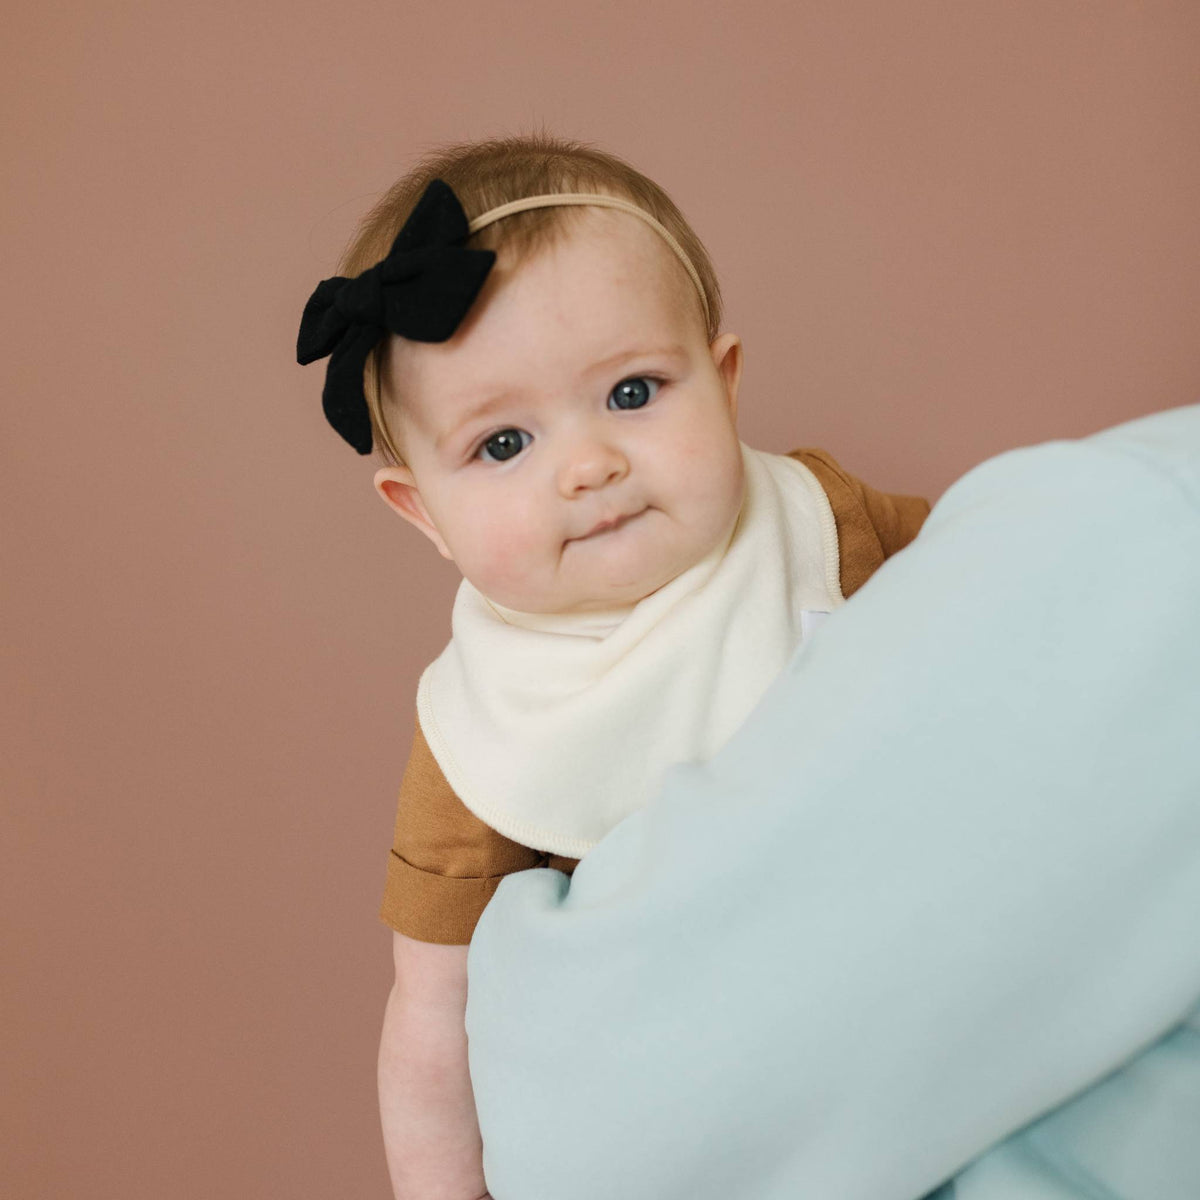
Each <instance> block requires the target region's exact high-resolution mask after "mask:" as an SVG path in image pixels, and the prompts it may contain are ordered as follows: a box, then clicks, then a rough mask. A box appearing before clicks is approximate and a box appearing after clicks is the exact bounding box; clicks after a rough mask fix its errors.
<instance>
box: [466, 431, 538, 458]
mask: <svg viewBox="0 0 1200 1200" xmlns="http://www.w3.org/2000/svg"><path fill="white" fill-rule="evenodd" d="M522 438H529V441H528V442H525V443H524V444H522V443H521V439H522ZM532 441H533V438H532V437H531V436H530V435H529V434H528V433H526V432H525V431H524V430H523V429H501V430H500V432H499V433H493V434H492V435H491V436H490V437H488V438H485V439H484V440H483V441H482V442H480V444H479V449H478V451H477V452H476V456H477V457H478V456H479V455H482V454H483V452H484V451H485V450H487V451H488V453H489V454H494V457H492V458H485V459H484V462H507V461H508V460H509V459H510V458H515V457H516V456H517V455H518V454H520V453H521V451H522V450H524V449H525V446H528V445H529V442H532ZM492 446H494V447H495V448H496V449H495V450H494V451H493V450H490V449H489V447H492Z"/></svg>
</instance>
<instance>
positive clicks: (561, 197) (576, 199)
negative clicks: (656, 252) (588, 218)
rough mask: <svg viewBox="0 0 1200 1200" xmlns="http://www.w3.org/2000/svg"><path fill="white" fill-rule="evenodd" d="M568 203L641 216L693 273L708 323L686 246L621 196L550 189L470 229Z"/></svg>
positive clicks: (483, 218)
mask: <svg viewBox="0 0 1200 1200" xmlns="http://www.w3.org/2000/svg"><path fill="white" fill-rule="evenodd" d="M569 204H586V205H589V206H591V207H595V208H617V209H620V210H621V212H627V213H630V214H631V215H632V216H635V217H640V218H641V219H642V220H643V221H645V222H646V224H647V225H649V226H650V227H651V228H652V229H654V230H656V231H657V232H658V233H659V234H660V235H661V236H662V238H663V240H664V241H665V242H666V243H667V245H668V246H670V247H671V249H672V250H673V251H674V252H675V254H676V256H677V257H678V258H679V261H680V262H681V263H683V265H684V267H685V268H686V270H687V273H688V274H689V275H690V276H691V279H692V282H693V283H694V284H695V285H696V291H697V292H698V293H699V295H700V304H701V306H702V307H703V308H704V323H705V325H707V324H708V322H709V313H708V298H707V297H706V296H705V294H704V285H703V284H702V283H701V282H700V275H699V273H698V272H697V270H696V268H695V267H694V266H692V260H691V259H690V258H688V256H687V255H686V254H685V253H684V251H683V247H682V246H681V245H680V244H679V243H678V242H677V241H676V240H675V238H674V236H673V235H672V233H671V231H670V230H669V229H668V228H667V227H666V226H665V225H664V224H663V223H662V222H661V221H659V220H658V219H657V218H655V217H653V216H651V215H650V214H649V213H648V212H647V211H646V210H645V209H644V208H639V207H638V206H637V205H636V204H634V203H632V202H631V201H629V200H622V199H621V198H620V197H618V196H608V195H605V194H604V193H603V192H551V193H548V194H547V195H543V196H523V197H522V198H521V199H520V200H510V201H509V202H508V203H507V204H501V205H499V206H498V207H496V208H489V209H488V211H487V212H485V213H482V214H481V215H480V216H478V217H476V218H475V219H474V220H473V221H471V222H470V224H469V226H468V228H469V229H470V231H471V233H477V232H478V231H479V230H480V229H482V228H483V227H484V226H485V225H490V224H491V223H492V222H493V221H498V220H500V218H501V217H508V216H511V215H512V214H513V213H516V212H522V211H523V210H524V209H527V208H558V207H559V206H564V205H569Z"/></svg>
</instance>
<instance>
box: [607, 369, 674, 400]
mask: <svg viewBox="0 0 1200 1200" xmlns="http://www.w3.org/2000/svg"><path fill="white" fill-rule="evenodd" d="M661 386H662V381H661V380H658V379H651V378H648V377H647V376H645V375H636V376H634V377H633V378H632V379H622V380H621V382H620V383H618V384H617V386H616V387H615V388H613V390H612V391H611V392H609V394H608V396H609V399H610V400H613V399H615V400H616V402H617V407H618V408H641V407H642V405H644V404H648V403H649V402H650V397H651V396H653V395H654V393H655V392H657V391H658V389H659V388H660V387H661Z"/></svg>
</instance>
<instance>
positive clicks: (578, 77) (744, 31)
mask: <svg viewBox="0 0 1200 1200" xmlns="http://www.w3.org/2000/svg"><path fill="white" fill-rule="evenodd" d="M6 7H7V11H6V14H5V19H4V30H5V33H4V39H3V51H2V52H0V53H2V55H3V68H4V69H3V71H2V72H0V88H3V93H4V122H5V125H6V126H7V138H6V140H5V149H4V151H3V178H4V189H3V206H4V222H3V228H4V238H3V260H2V267H3V277H4V301H3V303H4V306H5V310H6V311H5V317H4V329H5V333H6V337H5V345H6V350H5V353H4V356H3V360H2V363H0V371H2V372H3V379H4V384H3V387H4V398H5V399H4V405H3V421H4V433H3V452H4V466H3V472H2V475H0V488H2V496H0V500H2V503H3V514H4V522H3V523H4V552H3V553H4V557H3V562H4V570H3V586H4V601H5V617H4V630H5V637H4V655H5V669H4V678H5V682H6V687H5V691H4V712H3V722H4V726H3V727H4V730H5V733H6V736H5V738H4V741H5V753H4V755H3V767H2V771H3V780H2V784H3V803H4V815H3V825H2V836H3V843H4V847H3V869H2V871H0V922H2V923H3V928H2V932H3V938H4V947H3V963H4V989H3V990H4V993H5V997H4V1002H3V1010H4V1012H3V1017H2V1021H0V1031H2V1036H3V1045H2V1055H3V1063H2V1078H3V1088H4V1092H5V1094H4V1095H3V1097H0V1100H2V1102H3V1104H2V1107H3V1113H4V1115H3V1117H2V1118H0V1121H2V1123H3V1133H2V1136H0V1143H2V1144H3V1153H2V1154H0V1194H2V1195H4V1196H5V1197H13V1198H15V1200H32V1198H39V1200H40V1198H42V1197H54V1198H60V1197H61V1198H64V1200H65V1198H71V1200H74V1198H75V1197H82V1196H86V1197H88V1200H142V1198H146V1200H151V1198H152V1200H162V1198H163V1197H171V1198H172V1200H192V1198H195V1200H201V1198H203V1200H210V1198H211V1197H212V1196H214V1195H228V1196H271V1197H280V1198H292V1197H295V1198H298V1200H299V1198H308V1197H314V1198H315V1197H327V1196H335V1195H337V1196H358V1197H369V1196H376V1197H381V1198H382V1197H385V1196H387V1195H389V1189H388V1185H387V1177H386V1171H385V1166H384V1158H383V1151H382V1144H381V1140H380V1134H379V1128H378V1118H377V1113H376V1098H375V1053H376V1045H377V1039H378V1032H379V1024H380V1019H381V1015H382V1010H383V1004H384V999H385V996H386V994H387V990H388V987H389V982H390V973H391V962H390V934H389V932H388V930H387V929H386V928H385V927H384V926H383V925H382V924H380V923H379V922H378V920H377V918H376V909H377V905H378V902H379V896H380V892H381V888H382V884H383V877H384V864H385V860H386V855H387V850H388V846H389V843H390V837H391V831H392V819H393V811H394V797H395V792H396V788H397V785H398V783H399V778H400V773H401V770H402V768H403V765H404V761H405V758H406V756H407V752H408V748H409V739H410V736H411V729H412V721H413V700H414V688H415V685H416V681H417V677H418V674H419V672H420V670H421V668H422V667H423V666H424V665H425V664H426V663H427V662H428V661H429V660H430V659H431V658H432V657H434V655H435V654H436V653H437V652H438V651H439V650H440V649H441V647H442V645H443V644H444V642H445V639H446V637H447V636H448V634H449V606H450V602H451V599H452V596H453V593H454V589H455V586H456V583H457V577H456V575H455V573H454V570H453V568H452V567H451V566H450V564H448V563H446V562H444V561H443V560H442V559H440V558H439V557H437V555H436V554H435V553H434V551H433V550H432V548H431V547H430V546H429V545H428V544H427V543H426V542H425V541H424V540H423V539H422V538H421V536H420V535H419V534H418V533H417V532H416V531H415V530H413V529H411V528H410V527H408V526H407V525H405V524H403V523H402V522H400V521H399V520H398V519H397V518H396V517H395V516H394V515H392V514H390V513H389V512H388V511H387V510H386V509H385V507H384V506H383V504H382V503H381V502H380V501H379V499H378V498H377V497H376V496H375V495H374V493H373V492H372V489H371V473H372V470H373V466H372V460H364V459H360V458H359V457H358V456H357V455H356V454H355V453H354V452H353V451H352V450H351V449H350V448H349V447H348V446H346V445H345V444H344V443H343V442H342V441H341V440H340V439H339V438H338V437H337V436H336V435H335V434H334V433H333V431H332V430H331V429H330V428H329V427H328V426H327V425H326V424H325V422H324V419H323V417H322V415H321V408H320V398H319V394H320V387H321V379H322V373H323V369H324V368H323V366H320V367H312V368H309V369H303V368H300V367H298V366H297V365H296V364H295V361H294V349H293V348H294V343H295V334H296V327H297V323H298V320H299V316H300V312H301V309H302V307H303V304H304V301H305V299H306V298H307V296H308V294H309V292H310V291H311V289H312V288H313V287H314V286H315V284H316V282H317V281H318V280H319V279H320V278H322V277H324V276H326V275H329V274H332V273H333V269H334V266H335V263H336V259H337V255H338V253H339V251H340V249H341V247H342V245H343V244H344V242H345V240H346V238H347V237H348V236H349V234H350V232H351V230H352V228H353V225H354V223H355V221H356V219H357V218H358V217H359V216H360V215H361V214H362V213H364V212H365V211H366V209H367V208H368V207H369V206H370V204H371V203H372V201H373V200H374V199H375V198H376V196H377V195H378V194H379V193H380V192H381V191H382V190H383V189H384V188H385V187H386V186H387V185H389V184H390V183H391V182H392V181H393V179H395V178H396V177H397V176H398V175H399V174H400V173H402V172H403V171H404V170H405V169H406V167H407V166H408V165H409V164H410V163H411V162H412V161H413V159H414V158H415V157H416V156H417V155H418V154H419V153H421V152H422V151H423V150H425V149H427V148H429V147H430V146H432V145H434V144H437V143H441V142H444V141H448V140H458V139H462V138H471V137H479V136H484V135H490V134H498V133H511V132H519V131H523V130H528V129H530V128H533V127H536V126H538V125H540V124H542V123H545V124H546V125H547V126H548V127H549V128H550V129H551V130H553V131H555V132H557V133H560V134H563V135H566V136H570V137H577V138H582V139H584V140H592V141H595V142H596V143H598V144H600V145H601V146H603V147H605V148H608V149H611V150H614V151H616V152H617V153H619V154H622V155H624V156H626V157H627V158H629V159H630V160H631V161H633V162H634V163H635V164H636V165H638V166H639V167H641V168H642V169H643V170H645V171H646V172H647V173H649V174H650V175H652V176H653V177H654V178H655V179H657V180H659V181H660V182H661V183H662V184H663V185H664V186H665V187H666V188H667V189H668V190H669V191H670V192H671V193H672V195H673V196H674V197H675V198H676V200H677V201H678V202H679V204H680V205H681V207H682V208H683V209H684V211H685V212H686V213H687V215H688V216H689V218H690V219H691V220H692V221H693V223H694V225H695V227H696V229H697V230H698V232H699V233H700V236H701V237H702V238H704V239H705V240H706V242H707V244H708V246H709V248H710V250H711V252H712V255H713V258H714V260H715V262H716V265H717V268H718V270H719V272H720V275H721V278H722V281H723V285H724V289H725V292H726V296H727V299H728V320H727V323H726V327H727V328H731V329H735V330H737V331H739V332H740V333H741V334H742V335H743V337H744V339H745V343H746V372H745V377H744V382H743V389H742V398H741V406H740V421H739V429H740V432H741V436H742V437H743V439H744V440H746V441H747V442H749V443H750V444H752V445H755V446H759V447H761V448H763V449H768V450H776V451H783V450H786V449H789V448H791V447H793V446H796V445H803V444H809V445H819V446H824V447H826V448H828V449H830V450H831V451H832V452H833V453H834V454H835V455H837V457H838V458H839V459H841V461H842V462H843V463H845V464H846V465H847V466H848V467H849V468H850V469H851V470H853V471H855V472H857V473H858V474H860V475H862V476H863V477H865V478H866V479H867V480H869V481H871V482H873V483H875V484H876V485H878V486H881V487H885V488H890V489H893V490H911V491H919V492H924V493H926V494H928V495H930V496H931V497H933V496H936V495H937V494H938V493H939V492H940V491H941V490H942V489H943V488H944V487H945V486H946V485H947V484H949V483H950V482H951V481H952V480H953V479H954V478H955V477H957V476H958V475H959V474H961V473H962V472H963V471H964V470H966V469H967V468H968V467H970V466H972V465H973V464H974V463H976V462H978V461H979V460H980V459H982V458H984V457H986V456H988V455H991V454H993V453H996V452H998V451H1001V450H1005V449H1007V448H1010V447H1013V446H1016V445H1020V444H1024V443H1029V442H1034V441H1039V440H1042V439H1046V438H1052V437H1060V436H1077V435H1081V434H1086V433H1089V432H1091V431H1093V430H1096V429H1099V428H1101V427H1102V426H1105V425H1109V424H1112V423H1114V422H1118V421H1122V420H1126V419H1129V418H1132V417H1135V416H1138V415H1139V414H1142V413H1147V412H1150V411H1152V410H1155V409H1159V408H1165V407H1169V406H1173V405H1178V404H1184V403H1188V402H1191V401H1195V400H1196V399H1198V398H1200V351H1198V346H1200V337H1198V333H1200V270H1198V266H1200V224H1198V222H1197V220H1196V214H1197V213H1200V160H1198V154H1197V147H1198V146H1200V72H1197V69H1196V61H1197V55H1198V54H1200V8H1198V7H1197V6H1196V5H1195V4H1194V3H1192V2H1191V0H1179V2H1177V3H1165V2H1147V3H1116V2H1109V3H1105V2H1099V0H1076V2H1064V0H1007V2H1003V3H1001V2H981V3H962V0H922V2H902V3H897V2H895V0H825V2H821V3H814V2H804V0H801V2H799V3H796V2H793V3H765V2H762V0H748V2H746V3H741V4H738V5H734V4H711V3H697V2H695V0H688V2H686V3H685V2H683V0H671V2H670V3H660V4H652V3H646V2H645V0H638V2H637V3H630V2H629V0H615V2H610V3H606V4H603V5H592V4H588V5H585V4H578V5H570V4H562V3H548V2H546V0H527V2H526V3H524V4H523V5H521V6H519V7H514V6H511V5H497V4H494V3H482V2H480V0H465V2H461V3H457V4H437V5H430V4H420V5H418V4H405V3H400V4H389V5H384V4H368V3H363V2H361V0H343V2H341V3H338V4H332V5H331V4H328V3H317V2H315V0H288V2H287V3H263V2H257V0H242V2H240V3H237V4H234V3H230V2H228V0H225V2H209V3H205V4H184V3H167V4H164V3H150V2H149V0H142V2H140V3H138V2H117V3H114V4H104V5H97V4H84V3H81V2H80V0H66V2H64V3H60V4H55V5H42V6H36V5H30V4H25V5H16V4H9V5H8V6H6ZM504 1200H509V1198H504ZM515 1200H519V1198H515Z"/></svg>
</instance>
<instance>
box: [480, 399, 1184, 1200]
mask: <svg viewBox="0 0 1200 1200" xmlns="http://www.w3.org/2000/svg"><path fill="white" fill-rule="evenodd" d="M614 753H620V748H619V747H614ZM468 977H469V1000H468V1005H467V1031H468V1034H469V1037H470V1065H471V1074H472V1078H473V1081H474V1086H475V1097H476V1103H477V1107H478V1112H479V1118H480V1127H481V1130H482V1133H483V1138H484V1165H485V1171H486V1175H487V1179H488V1183H489V1186H490V1188H491V1193H492V1195H493V1196H494V1197H495V1200H915V1198H916V1197H920V1196H922V1195H924V1194H925V1193H928V1192H930V1191H931V1190H933V1189H935V1188H937V1187H939V1186H940V1185H942V1184H945V1183H946V1181H948V1180H951V1179H953V1183H952V1184H949V1185H948V1186H947V1188H946V1193H945V1194H946V1195H950V1194H952V1192H954V1193H956V1195H957V1200H1051V1198H1053V1200H1059V1198H1068V1197H1069V1198H1071V1200H1079V1198H1080V1197H1091V1198H1096V1200H1113V1198H1116V1197H1119V1198H1120V1200H1197V1198H1198V1197H1200V1009H1198V1005H1200V405H1196V406H1189V407H1186V408H1180V409H1175V410H1172V411H1169V412H1165V413H1160V414H1157V415H1155V416H1153V417H1149V418H1146V419H1144V420H1140V421H1136V422H1132V423H1130V424H1128V425H1124V426H1121V427H1119V428H1117V429H1113V430H1109V431H1106V432H1105V433H1103V434H1100V435H1097V436H1095V437H1091V438H1087V439H1084V440H1081V441H1073V442H1054V443H1050V444H1047V445H1043V446H1037V447H1033V448H1030V449H1024V450H1018V451H1013V452H1011V453H1008V454H1004V455H1001V456H1000V457H998V458H995V459H992V460H991V461H989V462H987V463H984V464H983V465H982V466H980V467H978V468H976V469H975V470H973V471H971V472H970V473H969V474H968V475H966V476H965V477H964V478H963V479H961V480H960V481H959V482H958V483H956V484H955V485H954V486H953V487H952V488H951V489H950V490H949V491H948V492H947V493H946V495H945V496H944V497H943V498H942V500H941V501H940V502H939V503H938V505H937V506H936V507H935V509H934V511H933V513H932V515H931V516H930V518H929V520H928V522H927V524H926V526H925V528H924V530H923V531H922V533H921V535H920V536H919V537H918V538H917V540H916V541H915V542H914V543H913V544H912V545H911V546H910V547H909V548H908V549H907V550H905V551H904V552H903V553H901V554H899V555H897V556H896V557H895V558H893V559H891V560H889V562H888V563H887V564H886V565H885V566H884V567H883V569H882V570H881V571H880V572H879V573H878V574H877V575H876V576H875V577H874V578H872V580H871V581H870V582H869V583H868V584H867V585H866V586H865V587H864V588H863V589H862V590H861V591H860V592H859V593H858V594H857V595H856V596H855V597H854V599H853V600H852V601H851V602H850V603H849V604H847V605H846V606H845V607H844V608H842V609H840V610H838V611H837V612H836V613H835V614H834V615H833V616H832V617H830V618H829V620H828V621H827V622H826V623H825V624H824V626H823V627H822V628H821V630H820V632H819V633H818V634H817V635H816V636H815V637H814V638H813V639H812V640H811V641H809V642H808V643H807V644H806V645H805V647H804V648H802V649H801V651H800V652H799V653H798V654H797V656H796V657H795V658H794V659H793V660H792V662H791V663H790V664H789V666H788V667H787V669H786V670H785V671H784V672H783V674H782V675H781V676H780V678H779V679H778V680H777V681H776V683H775V684H774V685H773V686H772V688H771V689H770V690H769V692H768V693H767V695H766V696H765V697H764V698H763V700H762V702H761V704H760V705H759V707H758V708H757V709H756V710H755V712H754V714H753V715H752V716H751V718H750V720H749V721H748V722H747V724H746V725H745V726H744V727H743V728H742V730H740V731H739V733H738V734H737V735H736V736H735V738H734V739H733V740H732V741H731V742H730V743H729V744H728V745H727V746H726V747H725V748H724V749H723V750H722V751H721V753H720V754H718V755H717V756H716V758H714V759H713V760H712V761H710V762H709V763H707V764H705V765H702V766H694V765H693V766H683V767H678V768H676V769H675V770H674V771H672V772H671V773H670V775H669V777H668V779H667V782H666V784H665V786H664V789H663V792H662V794H661V795H660V796H659V797H658V798H657V799H656V800H655V801H654V803H652V804H651V805H650V806H649V807H647V808H645V809H644V810H642V811H640V812H638V813H636V814H634V815H633V816H631V817H629V818H628V819H627V820H626V821H624V822H623V823H622V824H621V825H619V826H618V827H617V828H616V829H615V830H613V832H612V833H610V834H609V836H608V837H606V838H605V839H604V840H603V841H602V842H601V843H600V844H599V845H598V846H597V847H596V848H595V849H594V850H593V851H592V852H591V854H589V855H588V857H587V858H586V859H585V860H584V861H583V862H582V863H581V864H580V865H579V867H578V868H577V869H576V872H575V876H574V879H573V880H572V881H568V880H567V878H566V877H565V876H564V875H562V874H560V873H559V872H556V871H551V870H535V871H526V872H522V873H521V874H518V875H514V876H512V877H510V878H508V879H506V880H505V881H504V883H503V884H502V886H501V887H500V889H499V891H498V892H497V893H496V896H495V898H494V899H493V901H492V903H491V904H490V905H489V906H488V908H487V910H486V911H485V913H484V915H483V918H482V920H481V921H480V924H479V926H478V928H477V930H476V934H475V938H474V941H473V942H472V944H471V948H470V952H469V958H468ZM1189 1014H1190V1019H1189Z"/></svg>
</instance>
